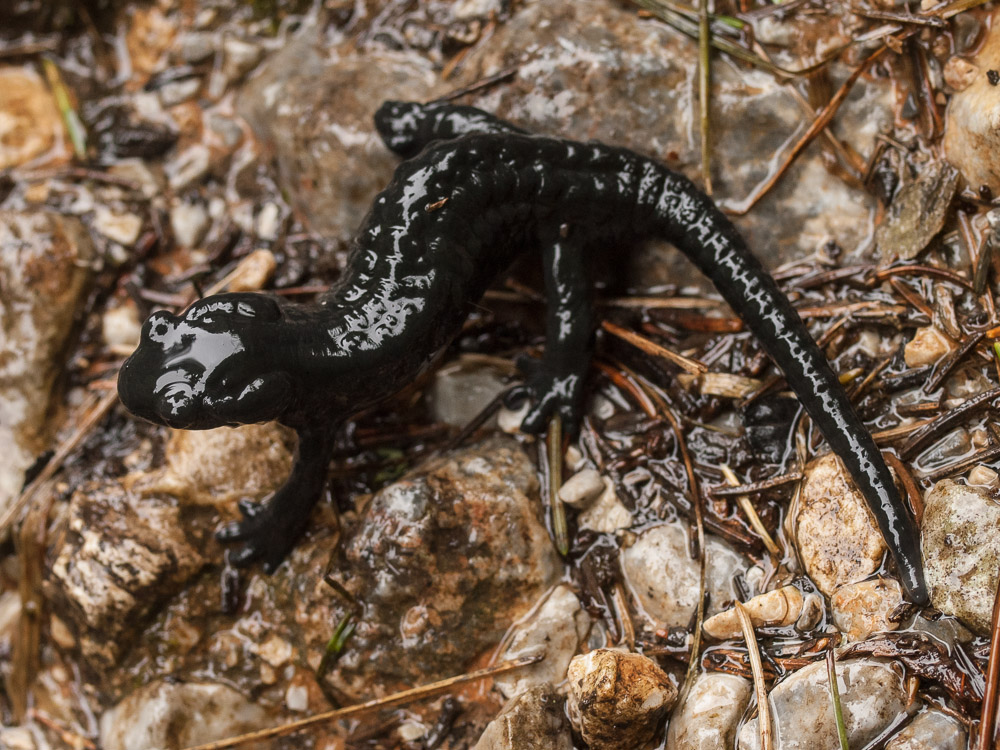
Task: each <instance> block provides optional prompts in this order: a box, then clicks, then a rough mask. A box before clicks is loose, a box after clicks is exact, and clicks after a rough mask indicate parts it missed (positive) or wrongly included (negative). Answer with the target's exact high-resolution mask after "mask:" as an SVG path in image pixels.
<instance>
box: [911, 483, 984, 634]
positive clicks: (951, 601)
mask: <svg viewBox="0 0 1000 750" xmlns="http://www.w3.org/2000/svg"><path fill="white" fill-rule="evenodd" d="M920 551H921V555H922V557H923V560H924V576H925V578H926V580H927V588H928V590H929V591H930V595H931V604H933V605H934V606H935V607H936V608H937V609H939V610H941V611H942V612H944V613H945V614H949V615H954V616H955V617H957V618H958V619H959V620H961V621H962V622H963V623H964V624H965V625H967V626H968V627H969V628H971V629H972V630H974V631H976V632H977V633H979V634H980V635H989V632H990V618H991V616H992V613H993V598H994V596H995V595H996V586H997V575H998V571H1000V503H998V502H997V497H996V493H995V492H993V491H992V490H991V489H989V488H986V487H981V486H976V487H968V486H966V485H964V484H960V483H959V482H956V481H954V480H952V479H944V480H942V481H940V482H938V483H937V484H935V485H934V487H932V488H931V491H930V492H928V493H927V497H926V498H924V517H923V520H922V522H921V524H920Z"/></svg>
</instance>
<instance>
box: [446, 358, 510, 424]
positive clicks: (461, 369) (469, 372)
mask: <svg viewBox="0 0 1000 750" xmlns="http://www.w3.org/2000/svg"><path fill="white" fill-rule="evenodd" d="M506 387H507V385H506V383H505V382H504V380H503V373H501V372H499V371H498V370H497V369H496V368H495V367H491V366H489V365H484V364H483V363H482V362H479V361H476V360H475V359H474V358H469V357H460V358H459V359H457V360H455V361H454V362H449V363H448V364H447V365H445V366H444V367H442V368H440V369H439V370H438V371H437V372H436V373H434V382H433V384H432V385H431V388H430V393H429V394H428V396H429V399H430V408H431V414H433V416H434V419H435V420H436V421H438V422H444V423H445V424H450V425H453V426H455V427H465V426H466V425H467V424H468V423H469V422H471V421H472V420H473V419H474V418H475V417H477V416H478V415H479V413H480V412H481V411H482V410H483V409H485V408H486V406H487V405H488V404H489V403H490V402H491V401H492V400H493V399H494V398H495V397H496V396H497V395H498V394H500V393H501V392H503V390H504V389H505V388H506ZM493 424H496V420H490V421H488V422H487V423H486V426H487V427H489V426H491V425H493Z"/></svg>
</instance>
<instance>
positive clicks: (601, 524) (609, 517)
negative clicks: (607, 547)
mask: <svg viewBox="0 0 1000 750" xmlns="http://www.w3.org/2000/svg"><path fill="white" fill-rule="evenodd" d="M577 522H578V523H579V524H580V528H581V529H590V530H591V531H596V532H598V533H600V534H610V533H613V532H615V531H618V530H619V529H627V528H628V527H629V526H631V525H632V514H631V513H630V512H629V509H628V508H626V507H625V506H624V505H623V504H622V501H621V500H619V499H618V494H617V493H616V492H615V485H614V482H612V481H611V480H610V479H608V478H607V477H604V489H603V491H602V492H601V494H600V495H599V496H598V497H597V500H596V501H595V502H594V503H593V505H591V506H590V507H589V508H587V510H585V511H583V513H581V514H580V515H579V517H578V518H577Z"/></svg>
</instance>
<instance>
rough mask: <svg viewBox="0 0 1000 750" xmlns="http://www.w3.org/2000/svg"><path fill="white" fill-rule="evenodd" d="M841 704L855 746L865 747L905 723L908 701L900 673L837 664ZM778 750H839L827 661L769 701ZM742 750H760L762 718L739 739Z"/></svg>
mask: <svg viewBox="0 0 1000 750" xmlns="http://www.w3.org/2000/svg"><path fill="white" fill-rule="evenodd" d="M837 680H838V687H839V689H840V703H841V707H842V709H843V713H844V725H845V727H846V728H847V741H848V744H849V745H850V746H851V747H864V746H865V745H866V744H867V743H868V742H870V741H871V740H873V739H874V738H875V737H876V736H878V735H879V734H880V733H881V732H882V731H884V730H885V729H886V728H887V727H889V726H890V725H892V724H893V723H895V722H896V721H897V720H899V719H901V717H902V714H903V713H904V711H905V709H906V706H907V704H908V703H909V697H908V695H907V691H906V687H905V685H904V682H903V675H902V674H901V670H898V669H896V668H894V667H893V666H892V665H889V664H883V663H881V662H876V661H871V660H864V659H862V660H858V661H853V660H852V661H844V662H840V663H838V664H837ZM768 702H769V703H770V706H771V720H772V726H773V729H774V750H820V748H823V750H827V749H828V750H836V748H838V747H840V744H839V741H838V739H837V724H836V720H835V719H834V715H833V704H832V703H831V702H830V683H829V680H828V679H827V672H826V662H823V661H820V662H817V663H815V664H810V665H809V666H808V667H804V668H802V669H800V670H799V671H797V672H795V673H793V674H791V675H790V676H789V677H788V678H787V679H785V680H784V681H782V682H780V683H779V684H778V685H776V686H775V687H774V688H773V689H772V690H771V693H770V695H769V696H768ZM739 750H760V730H759V728H758V719H757V718H754V719H752V720H751V721H749V722H747V723H746V724H745V725H744V726H743V729H742V730H741V731H740V735H739Z"/></svg>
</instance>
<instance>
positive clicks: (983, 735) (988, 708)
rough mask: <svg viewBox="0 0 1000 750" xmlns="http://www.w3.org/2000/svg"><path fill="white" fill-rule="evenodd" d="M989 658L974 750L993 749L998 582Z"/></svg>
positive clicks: (998, 672) (998, 668) (999, 672)
mask: <svg viewBox="0 0 1000 750" xmlns="http://www.w3.org/2000/svg"><path fill="white" fill-rule="evenodd" d="M991 622H992V625H991V629H990V631H991V633H992V635H991V637H990V658H989V661H988V662H987V664H986V687H985V690H984V693H983V712H982V715H981V716H980V719H979V733H978V734H977V735H976V744H975V749H974V750H990V748H995V747H996V745H995V744H994V743H993V738H994V734H995V730H996V715H997V695H998V692H1000V580H998V581H997V591H996V594H995V595H994V597H993V619H992V620H991Z"/></svg>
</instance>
